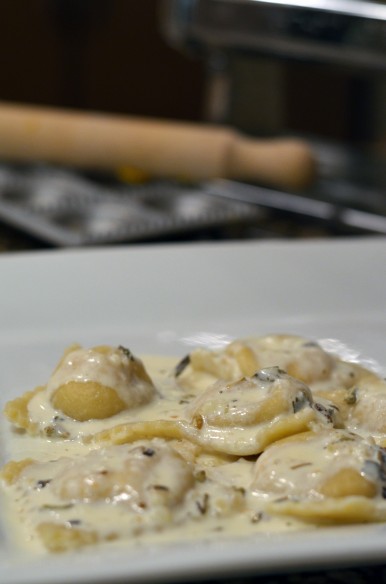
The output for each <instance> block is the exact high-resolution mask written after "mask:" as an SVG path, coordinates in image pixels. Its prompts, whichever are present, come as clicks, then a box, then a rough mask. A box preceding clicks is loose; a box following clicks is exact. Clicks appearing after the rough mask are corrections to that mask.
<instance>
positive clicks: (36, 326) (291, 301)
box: [0, 238, 386, 584]
mask: <svg viewBox="0 0 386 584" xmlns="http://www.w3.org/2000/svg"><path fill="white" fill-rule="evenodd" d="M385 266H386V240H385V239H383V238H369V239H351V240H349V239H340V240H332V241H322V242H317V241H314V242H312V241H307V242H261V241H257V242H240V243H220V244H209V245H208V244H193V245H192V244H186V245H165V246H158V247H154V246H147V247H146V246H143V247H134V246H133V247H119V248H110V249H101V248H99V249H95V248H94V249H90V250H72V251H49V252H38V253H23V254H3V255H2V256H0V291H1V292H0V294H1V296H0V298H1V304H0V355H1V357H0V363H1V366H0V402H1V404H0V405H2V404H3V403H4V401H5V400H7V399H9V398H10V397H13V396H17V395H19V394H20V393H22V392H23V391H25V390H26V389H30V388H32V387H33V386H34V385H37V384H39V383H42V382H44V381H46V379H47V376H48V374H49V373H50V372H51V370H52V367H53V366H54V364H55V363H56V361H57V359H58V357H59V356H60V354H61V352H62V350H63V349H64V348H65V346H66V345H68V344H69V343H71V342H74V341H77V342H80V343H82V344H84V345H89V344H98V343H113V344H117V343H119V344H123V345H125V346H129V347H131V348H132V350H133V351H134V352H136V353H144V352H146V353H150V352H159V353H165V354H177V355H181V356H183V355H184V354H186V353H187V352H188V351H189V350H190V348H191V347H192V346H194V345H195V344H197V343H200V342H202V343H208V342H209V343H211V342H214V341H215V342H218V341H220V342H221V341H223V340H226V339H229V338H232V337H235V336H243V335H250V334H266V333H269V332H279V331H282V332H288V333H296V334H304V335H307V336H309V337H312V338H314V339H324V341H326V339H335V340H336V339H338V340H339V341H341V342H342V343H343V344H344V345H345V346H348V347H350V348H351V349H353V351H354V352H353V353H352V354H351V356H353V355H354V353H355V351H357V352H358V354H359V355H360V356H361V358H370V357H371V358H373V359H374V360H375V361H376V362H377V363H378V364H379V365H380V366H381V368H382V366H385V365H386V343H385V338H386V310H385V309H386V300H385V299H386V269H385ZM354 356H355V355H354ZM1 456H2V458H3V459H4V457H5V456H6V453H5V452H4V448H3V451H2V453H1ZM385 550H386V525H370V526H356V527H351V528H347V527H343V528H329V529H327V528H326V529H320V530H317V531H314V532H312V533H307V534H304V533H290V534H283V535H274V536H272V535H271V536H266V537H265V536H259V537H254V538H249V539H246V540H238V541H237V540H236V541H233V540H232V541H218V542H215V541H212V542H195V543H192V544H190V545H188V544H183V543H181V544H174V545H166V544H165V546H158V547H157V546H149V547H148V548H145V547H141V548H139V549H136V550H134V551H130V550H127V551H124V552H122V551H120V550H119V549H115V550H112V549H110V550H103V549H102V550H101V549H99V550H98V551H96V550H89V551H86V552H84V553H83V552H82V553H79V554H72V555H71V556H68V555H63V556H59V557H58V556H55V557H47V556H43V557H42V556H38V557H28V556H24V557H23V560H22V561H21V556H20V554H19V553H18V551H17V550H15V549H12V547H11V546H10V545H9V543H7V539H6V537H5V535H3V538H2V539H1V540H0V580H1V581H2V582H6V583H7V584H16V583H18V584H22V583H29V584H32V583H39V584H48V583H50V584H58V583H60V582H69V581H76V582H77V583H79V584H80V583H85V582H102V581H104V582H107V581H108V582H110V583H111V584H113V583H114V582H121V581H122V580H124V581H125V582H145V581H146V582H148V581H154V582H160V581H167V582H172V581H175V580H180V581H183V580H193V579H195V578H202V577H206V578H208V579H209V578H213V577H219V576H221V575H226V576H227V577H228V578H229V577H230V576H231V575H236V574H237V575H238V576H240V575H241V574H244V573H254V574H261V573H267V572H271V573H272V572H274V571H278V570H279V571H283V570H284V571H285V570H289V569H292V568H295V567H296V568H297V569H300V568H307V567H308V568H310V567H312V568H315V567H319V566H325V565H328V566H331V565H333V564H337V563H338V564H351V565H353V564H358V562H359V563H366V562H380V561H382V560H383V558H384V557H385Z"/></svg>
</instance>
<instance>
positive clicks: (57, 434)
mask: <svg viewBox="0 0 386 584" xmlns="http://www.w3.org/2000/svg"><path fill="white" fill-rule="evenodd" d="M43 431H44V434H45V435H46V436H47V438H63V439H64V440H65V439H66V438H69V437H70V432H68V431H67V430H65V429H64V428H63V427H62V426H60V424H57V423H54V424H53V425H52V426H46V427H45V428H44V430H43Z"/></svg>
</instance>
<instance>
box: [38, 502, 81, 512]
mask: <svg viewBox="0 0 386 584" xmlns="http://www.w3.org/2000/svg"><path fill="white" fill-rule="evenodd" d="M73 506H74V504H73V503H66V504H64V505H48V504H45V505H42V506H41V509H44V510H47V511H63V510H64V509H72V507H73Z"/></svg>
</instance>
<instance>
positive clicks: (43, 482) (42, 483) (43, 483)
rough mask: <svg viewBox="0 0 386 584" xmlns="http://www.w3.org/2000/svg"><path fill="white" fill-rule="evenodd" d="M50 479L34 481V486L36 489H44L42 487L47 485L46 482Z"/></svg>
mask: <svg viewBox="0 0 386 584" xmlns="http://www.w3.org/2000/svg"><path fill="white" fill-rule="evenodd" d="M51 481H52V479H41V480H39V481H37V482H36V488H37V489H44V487H46V486H47V485H48V483H50V482H51Z"/></svg>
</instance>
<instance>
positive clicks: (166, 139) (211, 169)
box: [0, 103, 315, 189]
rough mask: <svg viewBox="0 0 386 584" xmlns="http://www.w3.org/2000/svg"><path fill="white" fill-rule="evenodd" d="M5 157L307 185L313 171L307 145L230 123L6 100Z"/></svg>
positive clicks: (0, 122)
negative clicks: (249, 132)
mask: <svg viewBox="0 0 386 584" xmlns="http://www.w3.org/2000/svg"><path fill="white" fill-rule="evenodd" d="M0 159H3V160H8V161H43V162H47V163H55V164H62V165H69V166H75V167H82V168H87V169H103V170H117V169H119V168H121V167H127V166H128V167H133V168H136V169H139V170H141V171H142V172H144V173H146V174H148V175H150V176H152V177H164V178H165V177H168V178H184V179H188V180H193V181H202V180H207V179H211V178H218V177H221V178H230V179H236V180H237V179H239V180H247V181H252V182H257V183H263V184H266V185H271V186H273V187H277V188H284V189H301V188H303V187H306V186H307V185H309V184H310V182H311V181H312V180H313V178H314V176H315V160H314V157H313V155H312V152H311V150H310V148H309V146H308V145H307V144H305V143H304V142H302V141H301V140H296V139H275V140H254V139H250V138H247V137H245V136H243V135H240V134H239V133H237V132H235V131H233V130H231V129H229V128H227V127H221V126H220V127H219V126H215V125H209V124H195V123H180V122H174V121H162V120H152V119H147V118H136V117H127V116H118V115H110V114H109V115H106V114H98V113H84V112H79V111H72V110H61V109H54V108H52V109H51V108H45V107H35V106H23V105H14V104H12V105H10V104H6V103H0Z"/></svg>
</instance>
